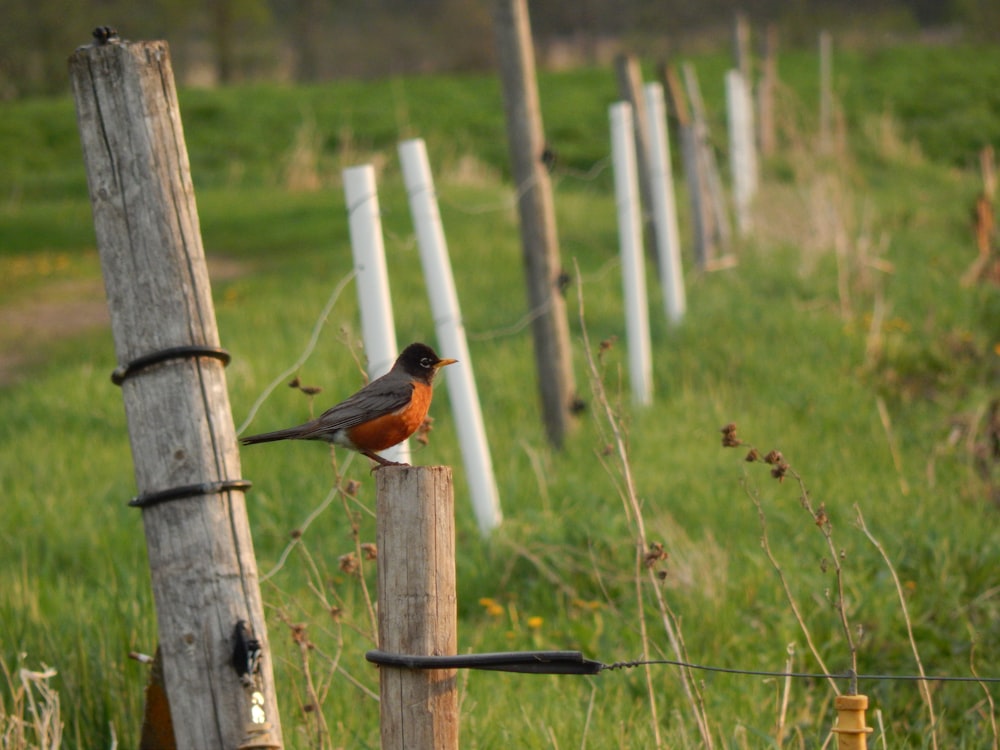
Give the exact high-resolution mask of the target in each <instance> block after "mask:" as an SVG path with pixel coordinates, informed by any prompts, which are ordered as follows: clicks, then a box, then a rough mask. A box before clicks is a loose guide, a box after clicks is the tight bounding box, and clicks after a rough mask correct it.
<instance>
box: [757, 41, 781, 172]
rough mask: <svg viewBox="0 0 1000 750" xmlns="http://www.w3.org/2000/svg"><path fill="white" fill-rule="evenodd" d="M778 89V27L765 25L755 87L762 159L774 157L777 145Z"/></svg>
mask: <svg viewBox="0 0 1000 750" xmlns="http://www.w3.org/2000/svg"><path fill="white" fill-rule="evenodd" d="M777 88H778V27H777V25H776V24H774V23H769V24H768V25H767V31H766V32H765V35H764V52H763V55H762V62H761V73H760V83H759V84H758V86H757V119H758V123H757V125H758V127H757V139H758V140H757V145H758V146H759V148H760V154H761V156H764V157H769V156H774V150H775V146H776V143H777V138H776V135H775V120H774V93H775V90H776V89H777Z"/></svg>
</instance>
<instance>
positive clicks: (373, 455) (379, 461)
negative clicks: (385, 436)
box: [361, 451, 409, 471]
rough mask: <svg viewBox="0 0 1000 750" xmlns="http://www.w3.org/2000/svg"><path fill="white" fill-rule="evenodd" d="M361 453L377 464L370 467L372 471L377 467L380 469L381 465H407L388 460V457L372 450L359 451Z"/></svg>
mask: <svg viewBox="0 0 1000 750" xmlns="http://www.w3.org/2000/svg"><path fill="white" fill-rule="evenodd" d="M361 453H362V454H363V455H365V456H368V458H370V459H371V460H372V461H375V462H376V463H377V464H378V466H373V467H372V471H377V470H378V469H381V468H382V467H383V466H409V464H407V463H401V462H399V461H390V460H389V459H388V458H383V457H382V456H380V455H379V454H378V453H375V452H374V451H361Z"/></svg>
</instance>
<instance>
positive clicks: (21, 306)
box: [0, 258, 249, 386]
mask: <svg viewBox="0 0 1000 750" xmlns="http://www.w3.org/2000/svg"><path fill="white" fill-rule="evenodd" d="M248 272H249V266H248V265H247V264H245V263H243V262H241V261H237V260H233V259H230V258H213V259H211V260H209V261H208V273H209V277H210V278H211V279H212V281H213V282H218V281H228V280H230V279H235V278H238V277H240V276H243V275H245V274H246V273H248ZM110 322H111V320H110V317H109V314H108V305H107V301H106V300H105V297H104V285H103V284H102V283H101V281H100V279H85V280H72V281H54V282H52V283H50V284H46V285H44V286H42V287H40V288H39V289H38V290H37V291H36V292H35V294H34V295H33V296H31V297H30V298H26V299H23V300H19V301H18V302H14V303H11V304H6V305H0V386H7V385H11V384H12V383H14V382H16V381H17V379H18V378H19V376H21V375H22V374H23V373H24V372H25V371H26V370H27V368H29V367H31V366H32V365H36V364H38V363H40V362H44V361H45V358H46V356H47V355H48V352H49V351H50V348H51V346H52V344H53V343H55V342H57V341H62V340H65V339H68V338H71V337H73V336H79V335H81V334H83V333H87V332H89V331H93V330H94V329H97V328H102V327H107V326H108V325H110Z"/></svg>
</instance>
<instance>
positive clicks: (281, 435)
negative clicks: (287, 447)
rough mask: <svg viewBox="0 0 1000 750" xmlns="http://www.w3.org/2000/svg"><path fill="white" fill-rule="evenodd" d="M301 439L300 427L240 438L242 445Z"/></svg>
mask: <svg viewBox="0 0 1000 750" xmlns="http://www.w3.org/2000/svg"><path fill="white" fill-rule="evenodd" d="M300 437H302V428H301V427H289V428H288V429H285V430H275V431H274V432H262V433H261V434H259V435H249V436H248V437H245V438H240V442H241V443H242V444H243V445H254V444H255V443H273V442H274V441H275V440H294V439H296V438H300Z"/></svg>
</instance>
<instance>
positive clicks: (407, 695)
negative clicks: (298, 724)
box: [375, 466, 458, 750]
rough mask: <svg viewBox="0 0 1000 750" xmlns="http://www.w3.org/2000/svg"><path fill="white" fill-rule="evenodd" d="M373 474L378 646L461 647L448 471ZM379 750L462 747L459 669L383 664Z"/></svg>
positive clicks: (442, 651)
mask: <svg viewBox="0 0 1000 750" xmlns="http://www.w3.org/2000/svg"><path fill="white" fill-rule="evenodd" d="M375 476H376V490H377V493H378V495H377V499H376V539H377V542H378V638H379V648H380V649H381V650H382V651H387V652H389V653H394V654H406V655H417V656H451V655H454V654H455V653H456V652H457V649H458V625H457V621H458V610H457V605H456V595H455V513H454V505H455V498H454V492H453V488H452V478H451V468H450V467H448V466H387V467H383V468H380V469H378V471H376V472H375ZM379 694H380V699H381V703H380V712H381V731H382V750H457V748H458V688H457V685H456V678H455V670H452V669H435V670H411V669H397V668H395V667H381V668H380V673H379Z"/></svg>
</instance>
